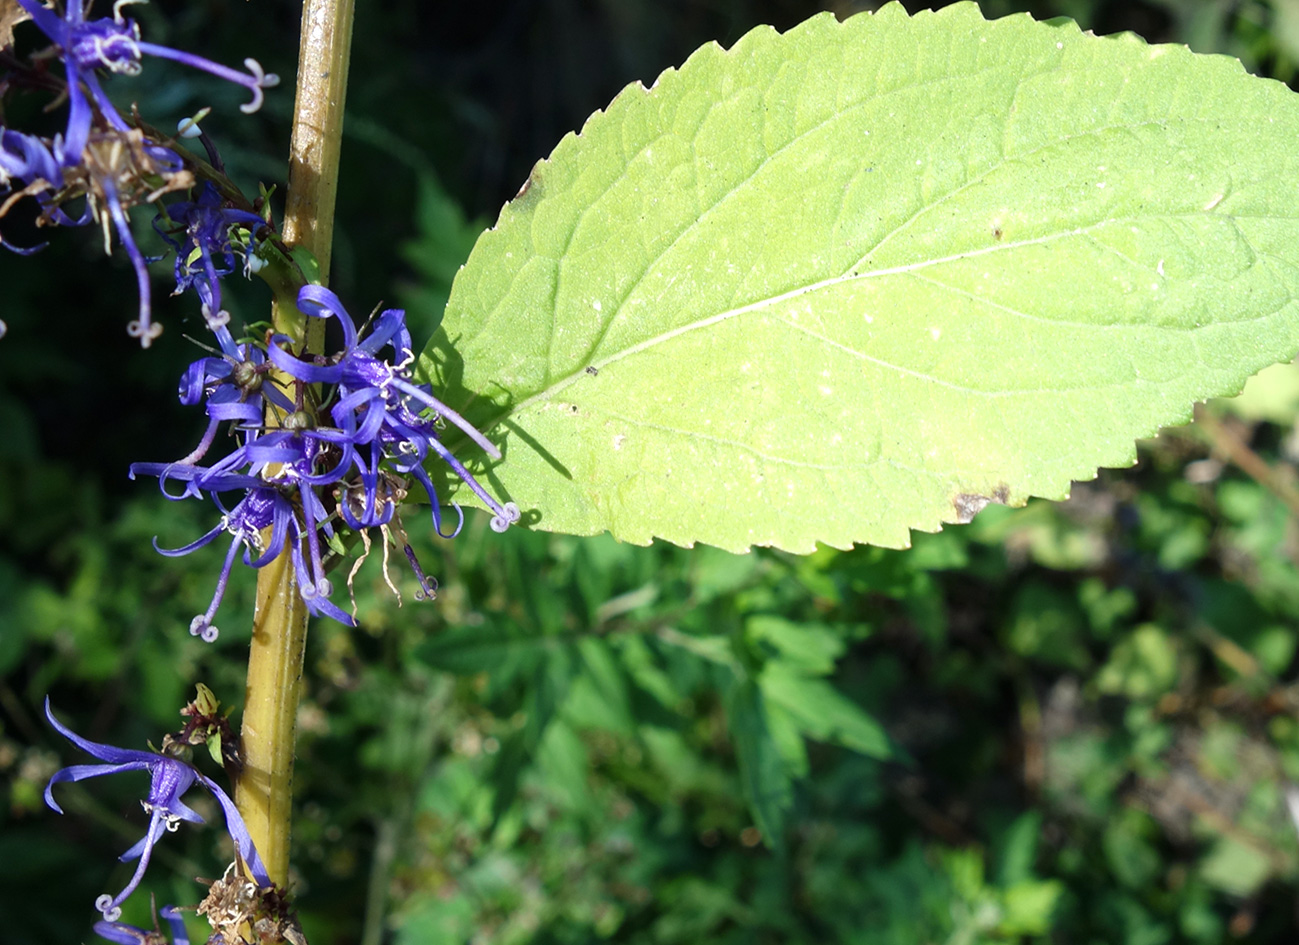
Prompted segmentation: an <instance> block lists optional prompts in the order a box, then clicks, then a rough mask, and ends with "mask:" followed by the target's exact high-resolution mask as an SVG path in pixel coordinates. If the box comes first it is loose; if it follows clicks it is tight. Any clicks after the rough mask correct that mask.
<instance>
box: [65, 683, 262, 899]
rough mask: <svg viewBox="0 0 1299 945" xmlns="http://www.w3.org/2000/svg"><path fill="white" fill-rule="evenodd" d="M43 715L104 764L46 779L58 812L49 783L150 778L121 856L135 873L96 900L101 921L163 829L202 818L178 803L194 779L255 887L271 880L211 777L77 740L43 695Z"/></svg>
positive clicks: (162, 759) (146, 754)
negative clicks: (138, 821)
mask: <svg viewBox="0 0 1299 945" xmlns="http://www.w3.org/2000/svg"><path fill="white" fill-rule="evenodd" d="M45 717H46V718H47V719H49V720H50V724H51V725H53V726H54V728H55V729H56V730H57V731H58V732H59V734H60V735H62V736H63V737H64V738H66V739H67V740H68V741H70V742H72V744H74V745H76V746H77V747H78V748H80V749H81V750H82V751H84V752H86V753H87V754H90V755H93V756H94V757H96V758H98V759H100V760H101V761H105V762H107V764H98V765H72V766H71V767H68V768H63V769H61V770H59V771H56V772H55V773H54V776H53V777H52V778H50V781H49V783H48V784H47V785H46V786H45V803H46V804H48V805H49V806H50V808H51V809H53V810H55V811H57V812H58V813H60V814H61V813H63V808H61V807H60V806H59V805H58V804H57V803H56V802H55V800H54V793H53V791H52V789H53V787H54V785H56V784H59V783H61V782H63V781H82V780H84V779H86V778H95V777H99V776H100V775H104V774H117V773H119V772H122V771H148V772H149V775H150V776H151V778H152V780H151V782H150V784H149V794H148V796H147V797H146V798H145V799H144V800H143V801H142V802H141V803H142V804H143V806H144V810H145V813H147V814H148V815H149V827H148V829H147V830H146V831H145V834H144V836H143V837H142V838H141V839H140V842H139V843H137V844H135V846H133V847H131V849H129V850H127V851H126V852H125V853H123V854H122V856H121V857H120V859H121V860H122V861H123V862H126V861H128V860H134V859H138V860H139V861H140V862H139V865H138V866H137V867H136V869H135V875H134V876H132V877H131V880H130V882H128V883H127V884H126V888H125V889H123V890H122V891H121V892H119V893H118V894H117V895H116V896H110V895H108V894H107V893H105V894H104V895H102V896H100V897H99V898H98V899H96V900H95V908H96V909H98V910H99V911H100V912H101V913H103V916H104V920H105V921H106V922H116V921H117V919H118V918H119V917H120V916H121V914H122V909H121V906H122V903H123V902H125V901H126V898H127V897H128V896H130V895H131V893H133V892H135V889H136V887H137V886H139V885H140V880H141V879H143V878H144V871H145V869H146V868H147V867H148V866H149V858H150V856H152V854H153V847H154V845H155V844H156V843H157V842H158V840H159V838H161V837H162V835H163V832H164V831H175V830H176V829H177V828H178V827H179V826H180V822H181V821H182V820H188V821H190V822H192V823H200V824H201V823H203V822H204V821H203V818H202V817H201V816H199V815H198V814H197V813H195V812H194V811H193V810H191V809H190V808H189V807H187V806H186V805H185V804H184V802H183V801H181V797H182V796H183V795H184V794H185V792H186V791H188V790H189V789H190V787H191V786H193V784H194V782H195V781H197V782H198V783H199V784H202V785H203V787H204V788H206V789H207V790H208V791H209V792H210V793H211V794H212V796H213V797H214V798H216V801H217V803H218V804H220V805H221V810H222V812H223V813H224V814H225V821H226V831H227V832H228V833H229V834H230V838H231V839H232V840H233V841H234V845H235V851H236V852H237V853H238V855H239V858H240V859H241V860H242V861H243V862H244V864H245V865H246V866H247V868H248V871H249V873H250V875H251V876H252V878H253V879H254V880H255V881H256V882H257V883H258V884H259V885H263V886H269V885H271V881H270V878H269V876H267V873H266V867H265V866H264V865H263V864H262V861H261V857H259V856H258V855H257V850H256V848H254V846H253V840H252V837H251V836H250V835H249V833H248V828H247V827H246V826H245V825H244V821H243V818H242V817H240V816H239V810H238V809H237V808H236V807H235V803H234V801H232V800H231V799H230V797H229V795H227V794H226V792H225V791H223V790H221V788H220V786H219V785H218V784H217V783H216V782H215V781H213V780H212V779H211V778H209V777H207V776H206V775H205V774H203V773H202V772H200V771H199V770H198V769H197V768H195V767H194V766H193V765H191V764H189V763H188V762H186V761H182V760H181V759H179V758H173V757H170V756H168V755H163V754H159V753H157V752H152V751H137V750H134V749H130V748H116V747H114V746H112V745H101V744H99V743H98V742H92V741H90V740H89V739H85V738H82V737H81V736H80V735H78V734H77V733H76V732H74V731H72V730H71V729H69V728H68V727H67V726H65V725H63V724H62V723H61V722H59V720H58V719H56V718H55V717H54V713H53V712H52V711H51V710H50V700H49V699H48V698H46V700H45Z"/></svg>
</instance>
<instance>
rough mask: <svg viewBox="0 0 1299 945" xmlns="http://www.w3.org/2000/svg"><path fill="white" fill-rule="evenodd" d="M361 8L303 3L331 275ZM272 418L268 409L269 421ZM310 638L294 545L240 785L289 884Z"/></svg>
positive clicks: (260, 594) (301, 139)
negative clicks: (355, 23)
mask: <svg viewBox="0 0 1299 945" xmlns="http://www.w3.org/2000/svg"><path fill="white" fill-rule="evenodd" d="M352 13H353V0H306V2H305V3H304V4H303V9H302V39H301V42H300V46H299V50H298V85H297V96H296V99H295V101H294V109H293V111H294V117H293V136H292V140H291V144H290V163H289V189H288V195H287V197H286V198H285V213H284V231H283V236H284V242H285V243H286V244H288V245H289V246H292V247H302V248H304V249H306V250H308V251H309V252H311V253H312V255H314V256H315V257H316V260H317V261H318V262H319V264H320V281H321V282H322V283H323V282H325V281H326V279H327V278H328V274H329V250H330V243H331V240H332V237H333V230H334V197H335V193H336V190H337V186H338V155H339V146H340V144H341V142H342V137H343V104H344V101H345V98H346V90H347V67H348V59H349V55H350V52H351V45H352ZM271 317H272V321H273V322H274V324H275V328H276V330H277V331H280V332H283V333H284V334H287V335H289V336H290V337H292V338H295V339H299V340H300V339H302V338H303V336H304V333H305V335H306V341H307V349H308V351H312V352H317V353H319V352H320V351H321V350H322V346H323V340H324V331H323V328H324V325H323V322H321V320H319V319H313V320H312V322H313V324H312V325H311V326H310V329H308V326H307V324H306V322H307V319H306V318H305V317H304V316H303V315H302V313H301V312H299V311H298V310H297V307H296V306H294V305H293V304H292V300H290V299H284V298H277V299H276V300H275V303H274V305H273V306H272V316H271ZM272 421H273V416H272V414H271V413H269V412H268V414H267V423H268V424H269V423H271V422H272ZM306 639H307V609H306V607H305V606H304V605H303V602H302V597H301V595H300V594H299V593H298V585H297V580H296V577H295V575H294V571H293V565H292V563H291V560H290V549H289V548H288V547H286V548H285V551H284V553H283V554H282V555H280V556H279V557H278V558H276V559H275V560H274V561H272V562H270V563H269V564H267V565H266V566H264V567H263V568H262V569H261V570H260V571H259V572H258V575H257V610H256V612H255V614H254V616H253V642H252V646H251V647H250V650H249V654H248V687H247V690H246V693H245V699H244V718H243V729H242V747H243V756H244V771H243V774H242V776H241V777H240V778H239V781H238V783H237V785H236V788H235V801H236V803H237V804H238V806H239V812H240V813H241V814H242V815H243V818H244V822H245V823H246V824H247V825H248V830H249V833H250V834H251V835H252V838H253V843H254V844H256V846H257V851H258V853H260V854H261V857H262V860H263V861H264V862H265V864H266V869H267V872H268V873H269V874H270V877H271V879H272V880H273V881H274V882H275V883H277V884H278V885H281V886H284V885H287V882H288V874H289V837H290V823H291V814H292V799H293V795H292V781H293V755H294V742H295V737H294V736H295V726H296V717H297V710H298V699H299V690H300V683H301V679H302V658H303V650H304V647H305V645H306Z"/></svg>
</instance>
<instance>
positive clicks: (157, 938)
mask: <svg viewBox="0 0 1299 945" xmlns="http://www.w3.org/2000/svg"><path fill="white" fill-rule="evenodd" d="M160 914H161V915H162V917H163V918H164V919H166V920H167V924H168V925H170V926H171V945H189V933H188V932H187V931H185V920H184V919H182V918H181V917H180V910H179V909H177V908H176V907H175V906H163V907H162V911H161V913H160ZM95 934H96V935H98V936H99V937H100V938H106V939H108V940H109V941H110V942H118V943H119V945H167V936H166V935H164V934H163V933H162V930H161V929H159V928H158V916H157V915H155V916H154V917H153V930H152V931H148V930H146V929H142V928H140V927H138V926H135V925H127V924H126V923H125V922H106V921H105V922H96V923H95Z"/></svg>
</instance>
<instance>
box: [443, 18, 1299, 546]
mask: <svg viewBox="0 0 1299 945" xmlns="http://www.w3.org/2000/svg"><path fill="white" fill-rule="evenodd" d="M1297 140H1299V100H1296V98H1295V96H1294V95H1293V94H1292V93H1290V92H1289V91H1288V90H1287V89H1286V88H1285V87H1284V86H1282V85H1281V84H1279V83H1277V82H1274V81H1270V80H1264V79H1258V78H1254V77H1251V76H1248V75H1246V74H1245V72H1244V71H1243V69H1242V68H1241V66H1240V64H1239V63H1238V62H1236V61H1235V60H1231V59H1227V58H1224V57H1217V56H1196V55H1193V54H1191V53H1190V52H1189V51H1188V50H1187V49H1185V48H1184V47H1174V46H1150V45H1147V44H1146V43H1145V42H1144V41H1142V40H1141V39H1139V38H1137V37H1135V36H1133V35H1131V34H1124V35H1120V36H1114V37H1103V38H1102V37H1095V36H1090V35H1084V34H1083V33H1082V32H1080V31H1079V29H1078V28H1077V27H1076V26H1075V25H1074V24H1072V23H1070V22H1068V21H1063V22H1052V23H1036V22H1033V21H1032V20H1031V19H1029V18H1028V17H1026V16H1013V17H1007V18H1005V19H1001V20H997V21H995V22H986V21H985V20H984V19H983V18H982V16H981V15H980V13H979V11H978V9H977V7H976V6H975V5H974V4H972V3H966V4H957V5H954V6H950V7H947V8H945V9H943V10H941V11H938V12H937V13H928V12H925V13H919V14H917V15H916V16H915V17H909V16H907V14H906V13H905V12H904V10H903V8H902V7H901V6H900V5H897V4H894V5H890V6H888V7H885V8H884V9H883V10H881V11H879V12H878V13H876V14H860V15H857V16H853V17H850V18H849V19H847V20H845V21H844V22H842V23H839V22H836V20H835V19H834V18H833V17H832V16H830V15H829V14H825V15H822V16H819V17H814V18H813V19H811V20H809V21H807V22H805V23H803V24H801V25H800V26H798V27H796V28H794V29H792V30H790V31H789V32H788V33H785V34H783V35H781V34H777V33H776V32H775V31H773V30H771V29H766V28H760V29H757V30H755V31H753V32H751V33H749V34H747V35H746V36H745V37H744V38H742V39H741V40H740V41H739V42H738V43H737V44H736V45H735V47H734V48H732V49H731V50H729V51H727V50H723V49H721V48H720V47H718V46H716V45H709V46H706V47H704V48H702V49H700V50H699V51H697V52H696V53H695V54H694V55H693V56H692V57H691V58H690V59H689V61H688V62H686V64H685V65H684V66H682V67H681V69H680V70H675V71H674V70H669V71H667V72H665V73H663V74H662V75H661V76H660V77H659V78H658V80H657V81H656V82H655V83H654V85H653V87H652V88H651V89H649V90H646V89H645V88H643V87H641V86H639V85H633V86H631V87H629V88H627V89H626V90H624V91H623V92H622V94H620V95H619V96H618V97H617V98H616V99H615V100H614V102H613V103H612V104H611V105H610V106H609V108H608V109H607V111H605V112H602V113H597V114H596V115H594V116H592V117H591V119H590V120H589V121H588V122H587V123H586V125H585V127H584V128H583V129H582V131H581V133H580V134H577V135H569V136H567V137H566V138H564V140H563V141H561V142H560V144H559V146H558V147H557V148H556V149H555V152H554V153H553V154H552V155H551V156H550V158H548V159H547V160H543V161H541V162H539V163H538V164H537V165H536V167H535V168H534V169H533V171H532V174H531V176H530V177H529V179H528V181H527V183H526V184H525V185H524V188H523V189H522V190H521V191H520V194H519V196H518V197H517V198H516V199H515V200H513V201H512V202H511V203H509V204H508V205H507V206H506V207H505V208H504V209H503V210H502V211H501V215H500V218H499V220H498V222H497V224H496V226H495V227H494V228H493V229H491V230H489V231H488V232H486V233H484V234H483V236H482V237H481V238H480V239H479V241H478V243H477V245H476V246H475V248H474V251H473V253H472V254H471V256H470V258H469V260H468V262H467V263H466V265H465V268H464V269H463V270H462V271H461V272H460V274H459V275H458V276H457V278H456V281H455V285H454V288H453V291H452V296H451V300H450V302H449V304H448V308H447V313H446V317H445V319H444V321H443V327H442V332H441V333H440V334H439V335H438V336H437V337H435V339H434V341H433V342H432V343H431V345H430V348H429V350H428V351H427V352H426V359H425V361H424V368H425V369H427V370H428V371H429V372H430V374H431V375H432V376H433V378H434V380H435V381H436V382H437V383H438V384H439V385H441V386H442V387H444V388H445V390H446V394H445V396H446V398H447V400H448V402H449V403H450V404H451V405H452V406H453V407H457V408H460V409H462V410H464V411H465V413H466V414H467V415H468V416H469V417H470V418H471V419H472V420H474V421H475V422H476V423H478V424H479V425H480V426H481V427H483V428H484V429H486V430H487V431H488V433H489V435H490V436H491V437H492V438H493V440H494V441H496V442H498V443H499V444H500V445H501V447H502V450H503V452H504V459H503V461H501V462H499V463H497V464H496V465H495V466H493V468H492V469H491V470H490V475H489V476H488V481H489V482H490V483H491V485H492V486H493V488H494V489H495V490H496V491H497V492H499V493H501V494H503V495H504V496H505V497H508V498H510V499H512V500H514V501H516V502H518V503H519V505H520V506H521V507H522V508H523V509H524V511H525V513H528V512H530V513H531V521H532V522H533V523H534V524H535V525H536V526H537V527H540V528H543V529H547V530H552V531H564V532H573V533H577V534H593V533H597V532H600V531H603V530H605V529H607V530H609V531H610V532H611V533H612V534H613V535H614V536H615V537H617V538H620V539H622V540H625V541H630V542H638V543H647V542H649V541H650V540H651V539H652V538H653V537H655V536H659V537H663V538H667V539H670V540H671V541H674V542H678V543H681V544H691V543H693V542H696V541H702V542H707V543H710V544H714V545H717V546H720V547H722V548H726V549H732V550H741V549H744V548H747V547H749V546H752V545H776V546H779V547H782V548H786V549H790V550H794V551H809V550H811V549H812V548H813V547H814V545H815V543H816V542H818V541H820V542H824V543H826V544H829V545H833V546H836V547H846V546H848V545H850V544H852V543H854V542H870V543H875V544H882V545H891V546H905V545H906V544H907V543H908V540H909V529H924V530H930V531H932V530H936V529H938V528H940V527H941V525H942V523H946V522H966V521H969V519H970V518H971V517H972V516H973V515H975V514H976V513H977V512H978V511H979V509H981V508H982V507H984V506H985V505H987V504H988V503H989V502H1000V503H1007V504H1012V505H1017V504H1022V503H1023V502H1025V501H1026V500H1027V498H1028V497H1029V496H1032V495H1040V496H1046V497H1049V498H1056V499H1058V498H1063V497H1064V496H1065V495H1066V494H1067V492H1068V489H1069V483H1070V481H1071V480H1073V479H1088V478H1091V477H1092V476H1094V475H1095V473H1096V469H1097V467H1098V466H1124V465H1129V464H1131V463H1132V462H1133V460H1134V458H1135V448H1134V444H1133V440H1134V438H1136V437H1144V436H1149V435H1151V434H1153V433H1154V432H1155V431H1156V430H1158V429H1159V428H1160V427H1161V426H1163V425H1166V424H1170V423H1181V422H1185V421H1187V420H1188V419H1189V418H1190V408H1191V404H1192V402H1194V401H1196V400H1201V399H1204V398H1206V397H1209V396H1213V395H1218V394H1223V393H1229V392H1235V391H1238V390H1239V389H1240V387H1241V386H1242V385H1243V383H1244V381H1245V379H1246V378H1247V377H1248V376H1249V375H1250V374H1252V373H1254V372H1255V371H1257V370H1259V369H1260V368H1262V367H1264V366H1265V365H1267V364H1270V363H1272V362H1275V361H1278V360H1281V359H1284V358H1288V357H1290V356H1292V355H1293V354H1294V353H1295V351H1296V350H1297V349H1299V307H1297V306H1296V304H1295V299H1296V296H1297V295H1299V149H1297V148H1296V147H1295V142H1296V141H1297ZM439 474H440V475H445V473H439ZM446 488H447V489H448V490H450V491H454V490H455V489H456V488H458V487H457V486H456V484H455V483H451V482H448V483H446ZM457 499H460V500H463V501H468V502H471V503H472V502H474V501H475V500H474V499H472V498H471V497H470V496H469V495H468V494H467V492H466V491H465V490H464V489H463V488H461V489H460V492H459V493H457Z"/></svg>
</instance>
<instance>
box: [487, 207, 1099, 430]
mask: <svg viewBox="0 0 1299 945" xmlns="http://www.w3.org/2000/svg"><path fill="white" fill-rule="evenodd" d="M1108 222H1110V221H1108V220H1107V221H1101V222H1099V223H1093V224H1091V225H1089V226H1085V227H1079V228H1077V229H1073V230H1066V231H1064V232H1060V233H1049V234H1047V235H1045V236H1038V237H1034V238H1033V239H1029V240H1019V241H1017V242H1009V243H998V244H997V245H995V246H987V247H984V248H982V249H974V250H970V251H969V252H965V253H954V254H952V255H950V256H940V257H937V258H935V259H922V260H918V261H916V262H911V263H907V264H906V265H902V266H889V267H887V268H884V269H871V270H868V271H866V272H857V273H855V272H853V271H852V269H850V270H849V271H848V272H846V273H844V274H842V275H838V276H832V277H831V278H829V279H822V280H821V281H819V282H813V283H811V284H810V285H805V286H800V287H799V288H797V289H791V290H790V291H788V292H782V293H781V294H779V295H773V296H770V297H768V298H765V299H758V300H757V301H755V302H750V303H748V304H747V305H741V306H739V307H738V308H733V309H728V310H727V311H725V312H718V313H716V314H715V315H709V316H707V317H706V318H700V319H696V320H695V321H692V322H689V323H688V324H685V325H678V326H677V327H676V328H673V329H671V330H669V331H665V332H661V333H660V334H657V335H654V336H653V337H650V338H646V339H645V340H643V341H639V342H637V343H636V344H634V345H631V346H630V347H628V348H624V349H623V350H622V351H619V352H617V353H615V354H612V355H610V356H609V357H607V358H604V359H603V360H600V361H592V362H591V363H590V364H589V365H583V366H582V370H580V371H576V372H574V373H573V374H570V375H569V376H568V377H565V378H562V379H561V380H558V381H556V382H555V383H554V384H551V385H550V386H549V387H547V388H546V389H545V390H542V391H539V392H538V393H536V394H533V395H532V396H531V397H528V398H527V399H525V400H521V401H519V402H518V403H517V404H514V405H513V406H512V407H511V408H510V410H509V412H508V413H507V414H504V415H502V416H501V417H499V418H498V419H497V420H496V422H495V423H493V424H492V426H496V425H497V424H499V423H501V422H502V421H504V420H506V419H507V418H508V417H511V416H514V415H516V414H518V413H521V412H522V411H524V410H526V409H527V408H528V407H530V406H531V405H533V404H535V403H539V402H542V403H544V402H547V401H550V400H552V399H554V397H555V395H556V394H558V393H559V392H560V391H562V390H564V389H565V388H567V387H568V386H570V385H572V384H575V383H576V382H577V381H579V380H581V379H582V378H583V377H585V376H586V368H587V367H593V368H595V369H596V370H597V371H598V370H600V369H602V368H604V367H606V366H608V365H610V364H615V363H617V362H618V361H622V360H624V359H625V358H630V357H632V356H634V355H637V354H639V353H640V352H642V351H646V350H648V349H650V348H653V347H656V346H658V345H661V344H665V343H666V342H669V341H672V340H673V339H674V338H679V337H681V336H682V335H685V334H688V333H690V332H692V331H698V330H700V329H703V328H709V327H711V326H713V325H718V324H721V323H722V322H725V321H729V320H730V319H732V318H739V317H740V316H742V315H748V314H751V313H753V312H760V311H763V310H764V309H769V308H772V307H774V306H777V305H780V304H782V303H784V302H788V301H790V300H792V299H796V298H799V297H800V296H803V295H808V294H810V293H812V292H819V291H821V290H822V289H829V288H833V287H834V286H838V285H845V284H849V283H852V282H857V281H862V280H866V279H879V278H883V277H886V276H897V275H906V274H907V273H912V272H918V271H920V270H922V269H926V268H929V267H931V266H940V265H943V264H944V263H951V262H958V261H961V260H966V259H975V258H978V257H980V256H987V255H991V254H993V253H999V252H1005V251H1007V250H1013V249H1020V248H1022V247H1025V246H1041V245H1043V244H1046V243H1050V242H1052V241H1054V240H1059V239H1067V238H1069V237H1074V236H1083V235H1085V234H1087V233H1088V232H1089V231H1090V230H1093V229H1096V228H1097V227H1099V226H1102V225H1104V224H1105V223H1108ZM853 268H854V269H855V268H856V266H854V267H853ZM836 346H837V347H840V348H843V346H842V345H836ZM844 350H850V349H846V348H844ZM853 353H854V354H856V355H857V356H858V357H861V358H864V359H866V360H869V361H872V362H875V363H878V364H881V365H883V366H885V367H888V368H891V369H893V370H896V371H899V372H901V373H904V374H915V373H916V372H913V371H909V370H907V369H906V368H901V367H898V366H897V365H895V364H887V363H886V362H883V361H880V360H879V359H877V358H872V357H870V356H869V355H867V354H866V353H865V352H862V351H855V350H854V351H853ZM924 376H925V377H928V375H924Z"/></svg>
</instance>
